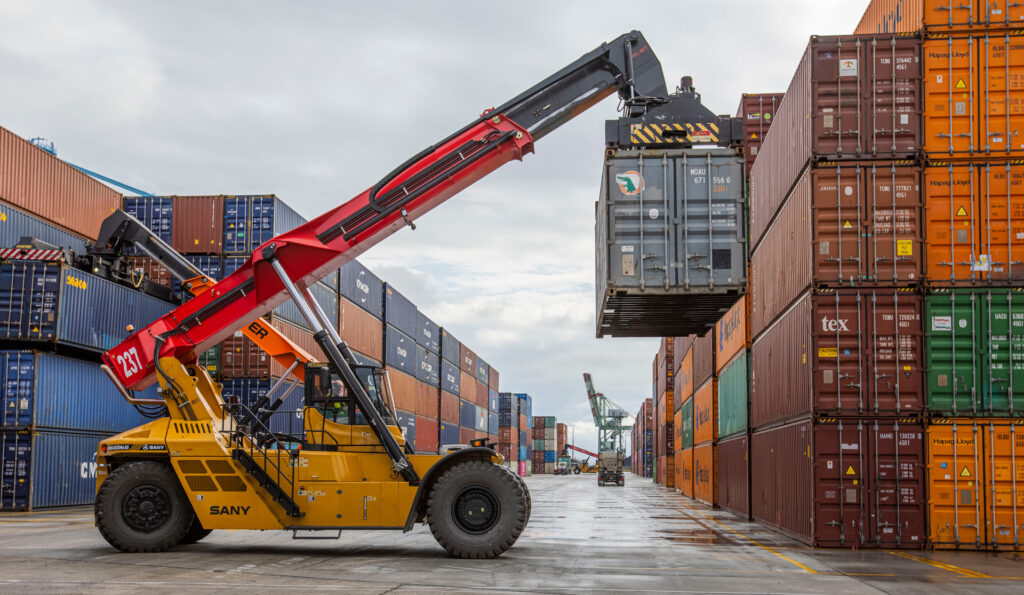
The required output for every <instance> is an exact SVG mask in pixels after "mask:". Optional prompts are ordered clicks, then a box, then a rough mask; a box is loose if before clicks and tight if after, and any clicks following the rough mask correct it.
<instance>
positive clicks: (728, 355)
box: [715, 299, 747, 374]
mask: <svg viewBox="0 0 1024 595" xmlns="http://www.w3.org/2000/svg"><path fill="white" fill-rule="evenodd" d="M745 347H747V300H746V299H742V300H740V301H738V302H736V305H735V306H733V307H732V308H730V309H729V311H728V312H726V313H725V314H724V315H723V316H722V317H721V318H720V319H719V320H718V322H716V323H715V363H716V368H715V373H716V374H718V373H719V372H721V371H722V369H723V368H725V365H726V364H728V363H729V362H731V361H732V358H734V357H736V354H737V353H739V352H740V350H741V349H744V348H745Z"/></svg>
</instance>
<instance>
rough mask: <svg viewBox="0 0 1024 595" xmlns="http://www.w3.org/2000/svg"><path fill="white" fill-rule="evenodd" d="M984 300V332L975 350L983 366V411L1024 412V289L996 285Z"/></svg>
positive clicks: (983, 296) (990, 413) (1001, 412)
mask: <svg viewBox="0 0 1024 595" xmlns="http://www.w3.org/2000/svg"><path fill="white" fill-rule="evenodd" d="M978 297H979V299H983V300H984V302H985V303H984V304H983V310H984V312H985V315H984V332H983V335H982V336H981V337H979V340H980V342H979V343H978V353H981V354H986V355H987V357H983V358H982V359H983V360H984V361H983V365H984V367H985V370H984V375H983V383H984V384H983V386H982V408H983V413H984V414H986V415H1007V414H1009V415H1020V414H1021V413H1024V292H1021V291H1020V290H1019V289H996V290H990V291H986V292H984V293H983V294H980V295H979V296H978Z"/></svg>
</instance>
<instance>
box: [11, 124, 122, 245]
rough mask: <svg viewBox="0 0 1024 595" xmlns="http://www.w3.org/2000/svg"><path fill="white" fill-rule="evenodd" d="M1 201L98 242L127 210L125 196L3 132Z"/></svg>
mask: <svg viewBox="0 0 1024 595" xmlns="http://www.w3.org/2000/svg"><path fill="white" fill-rule="evenodd" d="M0 199H3V200H4V201H5V202H8V203H10V204H12V205H14V206H16V207H19V208H21V209H23V210H25V211H27V212H29V213H31V214H33V215H35V216H36V217H39V218H40V219H45V220H47V221H49V222H50V223H53V224H54V225H57V226H58V227H63V228H64V229H67V230H69V231H72V232H74V233H77V234H78V235H80V236H84V237H86V238H93V239H95V238H96V236H97V234H99V231H100V224H101V223H103V220H104V219H106V218H107V216H108V215H110V214H111V213H113V212H114V211H116V210H117V209H120V208H121V195H120V194H119V193H117V192H115V191H113V190H111V189H110V188H109V187H107V186H105V185H103V184H102V183H100V182H98V181H96V180H94V179H92V178H91V177H89V176H87V175H86V174H84V173H82V172H80V171H78V170H77V169H75V168H73V167H71V166H70V165H68V164H67V163H65V162H63V161H61V160H60V159H58V158H57V157H55V156H53V155H51V154H50V153H48V152H46V151H44V150H42V149H40V148H39V147H37V146H35V145H33V144H32V143H30V142H28V141H27V140H25V139H23V138H21V137H19V136H18V135H16V134H14V133H13V132H11V131H9V130H6V129H4V128H2V127H0Z"/></svg>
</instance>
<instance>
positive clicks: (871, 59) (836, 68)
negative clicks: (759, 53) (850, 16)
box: [750, 34, 922, 246]
mask: <svg viewBox="0 0 1024 595" xmlns="http://www.w3.org/2000/svg"><path fill="white" fill-rule="evenodd" d="M920 61H921V42H920V40H919V39H917V38H915V37H911V36H909V35H900V34H892V35H848V36H838V37H812V38H811V40H810V43H809V44H808V45H807V49H806V51H805V52H804V55H803V58H802V59H801V61H800V64H799V66H797V70H796V73H795V74H794V75H793V80H792V81H791V82H790V84H789V88H788V89H787V90H786V95H785V99H783V101H782V105H781V106H780V107H779V109H778V111H777V112H776V114H775V119H774V122H773V126H772V129H771V131H769V132H768V135H767V136H766V137H765V140H764V143H763V144H762V146H761V151H760V153H759V154H758V159H757V161H755V162H754V165H753V167H752V168H751V170H750V192H751V195H750V240H751V243H752V245H753V246H757V244H758V242H760V240H761V236H762V235H763V234H764V232H765V230H767V229H768V226H769V224H770V223H771V221H772V219H773V218H774V217H775V214H776V213H777V212H778V210H779V207H780V206H781V205H782V203H783V200H784V199H785V198H786V196H787V195H788V194H789V191H790V189H791V188H792V187H793V185H794V184H795V183H796V182H797V180H798V179H799V178H800V172H802V171H803V170H804V168H805V167H807V164H808V163H809V162H810V161H814V160H817V159H819V158H825V159H887V158H888V159H893V158H896V159H899V158H904V157H912V156H914V155H915V154H916V153H917V152H918V151H920V150H921V142H922V139H921V123H920V114H921V64H920Z"/></svg>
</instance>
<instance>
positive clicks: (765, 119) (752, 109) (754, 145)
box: [736, 93, 783, 173]
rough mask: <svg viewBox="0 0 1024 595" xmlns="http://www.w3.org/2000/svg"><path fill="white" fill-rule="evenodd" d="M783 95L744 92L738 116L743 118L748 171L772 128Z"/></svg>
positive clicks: (737, 111)
mask: <svg viewBox="0 0 1024 595" xmlns="http://www.w3.org/2000/svg"><path fill="white" fill-rule="evenodd" d="M782 97H783V94H782V93H744V94H743V97H741V98H740V105H739V107H738V108H737V109H736V117H738V118H743V155H744V156H745V157H746V171H747V173H750V167H751V166H752V165H753V164H754V159H756V158H757V154H758V152H759V150H760V149H761V143H762V142H764V135H765V134H767V133H768V129H769V128H771V125H772V122H773V121H774V117H775V112H776V111H778V109H779V105H781V104H782Z"/></svg>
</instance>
